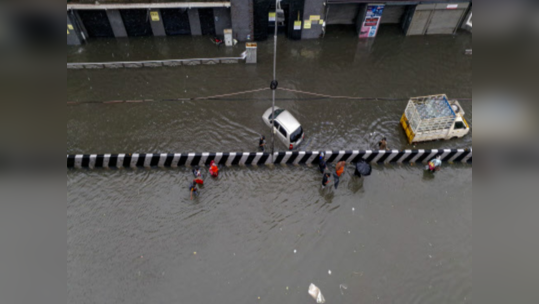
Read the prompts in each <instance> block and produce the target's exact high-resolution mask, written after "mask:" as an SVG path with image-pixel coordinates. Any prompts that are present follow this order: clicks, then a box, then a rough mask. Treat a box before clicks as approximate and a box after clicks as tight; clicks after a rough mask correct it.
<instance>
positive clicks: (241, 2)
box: [230, 0, 255, 41]
mask: <svg viewBox="0 0 539 304" xmlns="http://www.w3.org/2000/svg"><path fill="white" fill-rule="evenodd" d="M230 9H231V10H230V15H231V19H232V30H233V32H234V38H236V39H237V40H238V41H252V40H253V37H254V33H255V28H254V15H253V14H254V10H253V0H230Z"/></svg>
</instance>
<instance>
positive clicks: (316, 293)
mask: <svg viewBox="0 0 539 304" xmlns="http://www.w3.org/2000/svg"><path fill="white" fill-rule="evenodd" d="M309 294H310V295H311V297H313V299H315V300H316V303H319V304H320V303H326V299H325V298H324V296H323V295H322V292H321V291H320V289H319V288H318V287H316V286H315V285H314V284H311V286H309Z"/></svg>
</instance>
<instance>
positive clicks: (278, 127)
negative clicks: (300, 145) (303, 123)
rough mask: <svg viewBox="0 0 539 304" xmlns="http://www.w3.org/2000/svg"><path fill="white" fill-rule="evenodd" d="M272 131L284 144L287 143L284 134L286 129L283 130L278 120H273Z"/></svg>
mask: <svg viewBox="0 0 539 304" xmlns="http://www.w3.org/2000/svg"><path fill="white" fill-rule="evenodd" d="M273 132H275V134H277V137H279V138H280V139H281V141H282V142H283V143H285V144H286V143H287V141H288V140H287V138H286V136H285V134H286V131H285V130H284V128H283V127H282V126H281V124H280V123H279V122H278V121H274V122H273Z"/></svg>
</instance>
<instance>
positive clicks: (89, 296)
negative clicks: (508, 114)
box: [67, 27, 473, 304]
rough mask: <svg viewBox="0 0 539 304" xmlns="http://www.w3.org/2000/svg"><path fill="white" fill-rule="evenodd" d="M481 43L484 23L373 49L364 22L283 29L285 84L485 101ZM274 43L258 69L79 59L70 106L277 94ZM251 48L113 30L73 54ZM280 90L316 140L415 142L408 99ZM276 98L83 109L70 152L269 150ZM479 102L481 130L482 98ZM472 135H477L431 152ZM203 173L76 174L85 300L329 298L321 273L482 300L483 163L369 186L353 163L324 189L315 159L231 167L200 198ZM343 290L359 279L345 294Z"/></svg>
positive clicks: (71, 195) (72, 207)
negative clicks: (307, 35)
mask: <svg viewBox="0 0 539 304" xmlns="http://www.w3.org/2000/svg"><path fill="white" fill-rule="evenodd" d="M471 44H472V37H471V35H470V34H467V33H459V35H458V36H455V37H452V36H449V37H445V36H437V37H411V38H405V37H403V36H402V34H401V33H400V31H399V29H398V28H393V27H387V28H382V30H381V32H380V33H379V37H378V38H377V39H376V41H375V43H374V44H373V45H372V46H371V48H370V49H365V48H363V47H361V46H360V45H358V40H357V39H356V38H355V37H354V36H353V35H352V33H351V32H347V31H345V30H344V29H339V28H336V29H333V30H332V29H331V28H330V31H329V33H328V36H327V37H326V38H325V39H324V40H320V41H301V42H295V41H287V40H285V39H284V37H281V39H280V44H279V67H278V74H279V77H278V78H279V81H280V86H281V87H287V88H292V89H298V90H304V91H313V92H319V93H324V94H331V95H353V96H368V97H395V98H397V97H410V96H420V95H427V94H438V93H447V94H448V95H449V97H451V98H471V96H472V58H471V56H465V55H463V51H464V49H466V48H471ZM271 49H272V45H271V43H269V42H264V43H260V44H259V64H257V65H253V66H247V65H245V64H236V65H217V66H196V67H177V68H157V69H140V70H132V69H126V70H93V71H91V70H83V71H71V70H70V71H67V100H68V101H102V100H116V99H122V100H126V99H156V100H161V99H167V98H179V97H198V96H208V95H215V94H222V93H232V92H237V91H244V90H251V89H257V88H262V87H267V86H268V83H269V80H270V79H271V71H272V67H271ZM242 51H243V50H242V48H241V47H239V46H238V47H236V48H234V49H226V48H221V49H217V48H216V47H215V46H213V45H211V44H210V43H209V39H207V38H200V39H193V38H181V37H180V38H166V39H156V38H146V39H140V40H137V39H131V40H128V41H116V40H104V41H93V42H92V43H90V44H88V45H86V46H82V47H75V48H68V61H69V62H81V61H114V60H144V59H165V58H191V57H216V56H220V57H222V56H235V55H239V54H240V53H241V52H242ZM113 54H114V55H113ZM128 54H129V55H128ZM278 97H279V98H281V100H279V101H278V102H277V105H278V106H281V107H285V108H287V109H288V110H290V111H291V112H292V113H293V114H294V115H295V116H296V117H297V118H298V120H299V121H300V122H301V123H302V124H303V126H304V129H305V131H306V134H307V140H306V142H305V144H304V145H303V146H302V147H301V149H305V150H318V149H367V148H372V147H373V145H374V144H375V142H376V141H377V140H379V139H380V137H381V136H386V137H388V139H389V143H390V146H391V148H396V149H404V148H411V146H409V145H408V144H407V143H406V141H405V138H404V134H403V132H402V130H401V128H400V126H399V125H398V121H399V119H400V117H401V115H402V113H403V111H404V108H405V106H406V101H405V100H403V101H392V102H376V101H367V102H358V101H343V100H328V99H324V100H320V99H313V98H310V97H308V96H300V95H295V94H291V93H285V92H279V93H278ZM269 98H270V93H269V92H261V93H256V94H250V95H245V96H239V97H237V98H233V99H227V100H218V101H198V102H181V101H180V102H155V103H144V104H117V105H102V104H86V105H77V106H68V107H67V112H68V114H67V153H125V152H127V153H135V152H152V153H153V152H163V153H165V152H193V151H197V152H206V151H208V152H210V151H212V152H215V151H240V152H243V151H254V150H255V148H256V145H257V137H258V134H260V133H265V134H266V135H269V133H268V132H267V130H266V129H265V127H264V125H263V123H262V121H261V118H260V116H261V115H262V113H263V112H264V111H265V110H266V109H267V108H268V107H269V106H270V104H271V103H270V99H269ZM462 104H463V106H464V107H465V110H466V111H467V113H466V117H467V119H468V121H469V122H470V124H473V119H472V103H471V101H464V102H462ZM471 145H472V135H471V134H470V135H469V136H468V137H466V138H464V139H462V140H456V141H450V142H437V143H429V144H421V145H418V146H417V148H426V149H427V148H446V147H447V148H469V147H471ZM277 148H278V149H279V150H284V149H285V147H284V146H283V145H282V144H280V143H278V144H277ZM349 173H352V170H351V169H349ZM190 178H191V174H190V173H189V170H188V169H186V168H181V169H177V170H139V171H132V170H96V171H71V170H68V171H67V251H68V252H67V256H68V260H67V278H68V279H67V282H68V285H67V290H68V299H67V301H68V303H119V302H126V303H171V302H174V303H177V302H180V303H184V302H185V303H313V300H312V299H311V298H310V297H309V296H308V295H307V289H308V286H309V284H310V283H315V284H316V285H317V286H319V287H320V288H321V289H322V292H323V293H324V295H325V297H326V299H327V300H328V303H440V304H444V303H448V304H449V303H451V304H453V303H471V302H472V169H471V166H464V165H454V166H450V167H445V168H444V170H443V171H442V172H441V173H440V174H437V175H436V176H435V177H432V176H430V175H427V174H424V173H423V171H422V170H421V168H418V167H412V166H408V165H405V166H388V167H385V166H379V167H375V168H374V174H373V176H371V177H369V178H367V179H365V181H364V182H361V181H359V180H356V179H354V178H352V177H351V174H347V176H346V177H345V178H344V181H343V182H342V184H341V187H340V189H339V190H338V191H334V192H329V193H323V192H321V191H320V190H319V184H320V176H319V174H317V172H316V171H315V170H314V169H313V168H307V167H296V168H294V167H292V168H281V167H278V168H225V169H223V170H222V176H221V177H220V179H219V180H208V181H207V184H206V186H205V187H204V188H203V189H202V191H201V196H200V198H199V199H198V200H196V201H194V202H191V201H189V197H188V196H189V194H188V191H187V186H188V182H189V180H190ZM294 250H297V253H296V254H294ZM194 252H196V253H197V254H196V255H194ZM328 270H331V271H332V275H331V276H330V275H328ZM341 284H344V285H346V286H347V287H348V289H347V290H342V293H341V289H340V288H339V286H340V285H341ZM287 288H288V289H287ZM258 297H260V298H261V299H260V301H258Z"/></svg>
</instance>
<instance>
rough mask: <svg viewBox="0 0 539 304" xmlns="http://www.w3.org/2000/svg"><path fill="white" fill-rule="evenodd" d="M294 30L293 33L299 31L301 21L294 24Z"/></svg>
mask: <svg viewBox="0 0 539 304" xmlns="http://www.w3.org/2000/svg"><path fill="white" fill-rule="evenodd" d="M294 30H295V31H298V30H301V21H296V22H294Z"/></svg>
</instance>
